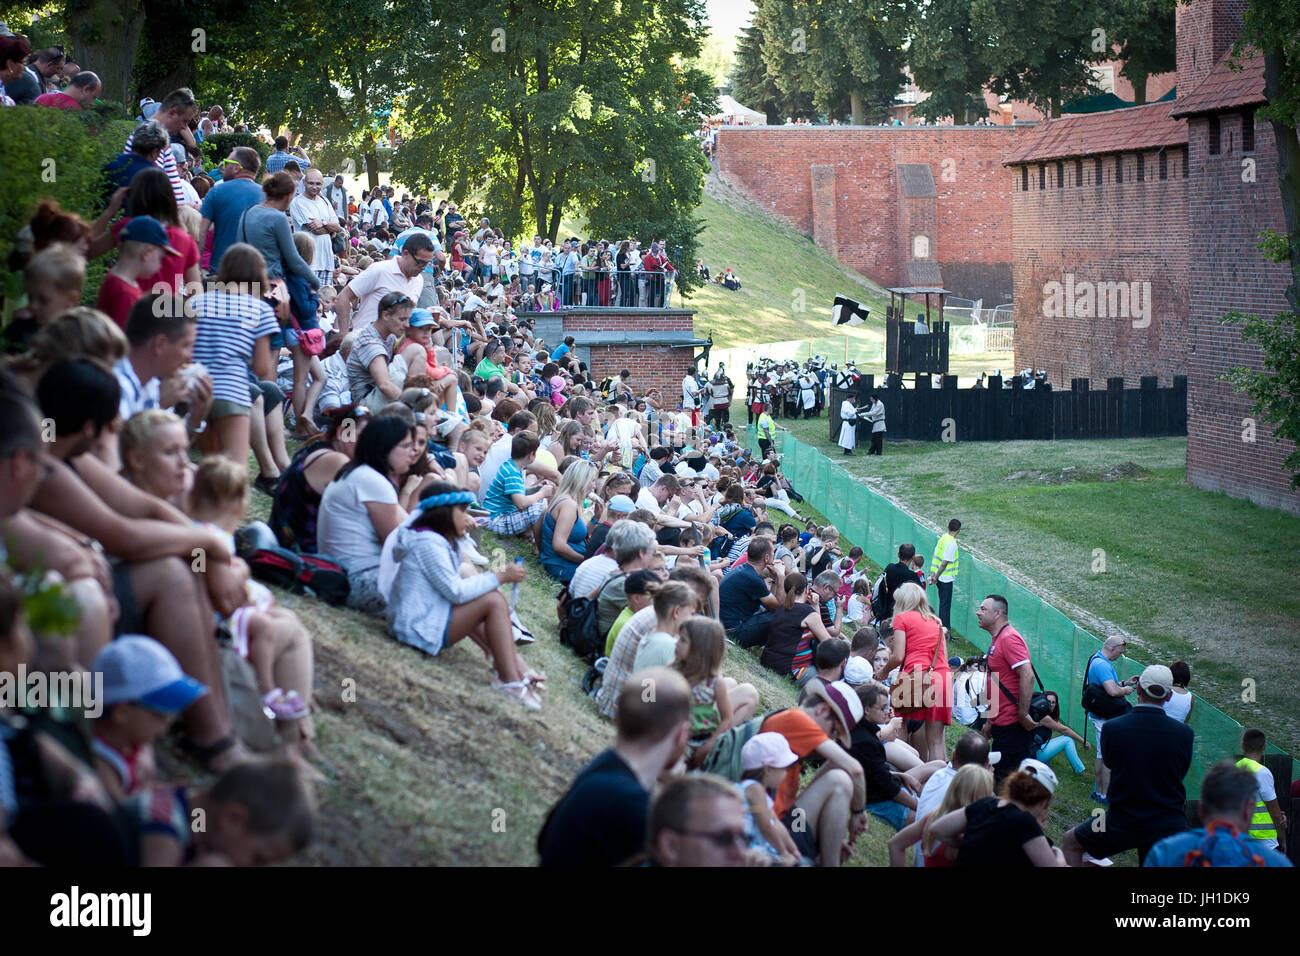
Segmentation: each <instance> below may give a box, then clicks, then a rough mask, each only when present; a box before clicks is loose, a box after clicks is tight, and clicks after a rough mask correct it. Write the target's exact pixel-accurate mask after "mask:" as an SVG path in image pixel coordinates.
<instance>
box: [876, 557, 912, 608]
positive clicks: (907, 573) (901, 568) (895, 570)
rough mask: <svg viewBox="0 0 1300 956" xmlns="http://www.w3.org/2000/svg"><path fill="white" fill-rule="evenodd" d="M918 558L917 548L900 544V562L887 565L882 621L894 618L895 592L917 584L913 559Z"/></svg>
mask: <svg viewBox="0 0 1300 956" xmlns="http://www.w3.org/2000/svg"><path fill="white" fill-rule="evenodd" d="M915 556H916V546H915V545H912V544H900V545H899V546H898V560H897V561H896V562H894V563H893V564H887V565H885V586H884V593H883V597H884V605H885V607H884V614H882V615H881V620H884V619H885V618H887V617H893V616H894V592H895V591H897V590H898V589H899V588H900V587H902V586H903V585H904V584H915V583H916V572H915V571H914V570H912V558H914V557H915Z"/></svg>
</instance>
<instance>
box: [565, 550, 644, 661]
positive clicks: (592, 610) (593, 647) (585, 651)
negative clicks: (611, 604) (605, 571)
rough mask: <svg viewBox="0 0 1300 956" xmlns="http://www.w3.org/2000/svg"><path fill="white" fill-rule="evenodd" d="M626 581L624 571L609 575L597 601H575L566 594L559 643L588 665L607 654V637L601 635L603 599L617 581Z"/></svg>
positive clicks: (584, 598)
mask: <svg viewBox="0 0 1300 956" xmlns="http://www.w3.org/2000/svg"><path fill="white" fill-rule="evenodd" d="M625 577H627V575H625V574H623V573H622V572H621V571H620V572H618V573H616V574H613V575H610V577H609V578H608V579H607V580H606V581H605V583H604V584H602V585H601V586H600V590H598V591H597V592H596V596H595V597H590V598H586V597H574V596H573V595H572V594H568V592H567V590H566V592H565V594H566V595H567V599H564V615H563V619H562V623H561V624H560V643H561V644H563V645H564V646H565V647H568V648H570V649H572V651H573V653H575V654H577V655H578V656H579V657H581V658H582V659H583V660H585V661H586V662H587V663H589V664H591V663H594V662H595V660H596V658H598V657H601V656H602V655H603V654H604V652H605V635H604V634H602V633H600V618H599V614H598V611H599V605H600V596H601V595H602V594H604V593H605V588H607V587H609V586H610V585H611V584H612V583H613V582H614V581H616V580H619V579H621V578H625Z"/></svg>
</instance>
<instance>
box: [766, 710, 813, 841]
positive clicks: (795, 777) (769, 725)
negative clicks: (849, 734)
mask: <svg viewBox="0 0 1300 956" xmlns="http://www.w3.org/2000/svg"><path fill="white" fill-rule="evenodd" d="M760 729H761V730H762V732H763V733H767V732H769V731H774V732H775V733H778V734H780V735H781V736H782V737H784V738H785V742H786V743H787V744H789V745H790V749H791V750H793V751H794V752H795V754H796V755H798V757H799V762H798V763H796V764H795V765H794V766H792V767H791V768H790V769H789V770H787V771H786V773H785V779H784V780H782V781H781V786H779V787H777V790H776V805H775V807H774V809H775V810H776V815H777V818H778V819H780V818H782V817H784V816H785V815H786V814H787V813H789V812H790V811H791V810H792V809H793V808H794V802H795V800H796V799H797V798H798V796H799V774H800V772H801V771H802V770H803V762H804V758H805V757H807V756H808V755H809V754H811V753H812V752H813V751H815V750H816V749H817V748H818V747H820V746H821V745H822V744H824V743H825V742H826V741H828V740H830V738H829V737H827V736H826V733H825V731H823V730H822V729H821V728H820V727H818V726H817V721H815V720H813V719H812V718H811V717H809V716H808V715H807V714H806V713H805V712H804V711H802V710H800V709H799V708H798V707H791V708H790V709H789V710H782V711H779V712H778V713H775V714H773V715H772V716H771V717H769V718H767V720H765V721H763V725H762V727H761V728H760Z"/></svg>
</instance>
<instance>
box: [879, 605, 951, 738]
mask: <svg viewBox="0 0 1300 956" xmlns="http://www.w3.org/2000/svg"><path fill="white" fill-rule="evenodd" d="M899 665H902V671H901V672H900V673H899V677H898V679H899V680H900V681H901V680H907V675H908V674H910V673H911V672H913V671H917V670H919V671H921V672H922V673H927V672H928V673H929V674H930V676H931V680H930V692H929V694H927V695H925V696H924V697H923V698H922V699H921V700H919V701H914V702H910V705H909V706H902V707H900V706H898V705H897V703H896V704H895V708H894V709H895V710H896V711H897V712H898V713H899V715H900V716H902V717H904V718H906V719H907V720H909V721H910V720H919V721H921V728H920V730H918V731H917V732H916V733H914V734H913V735H912V746H914V747H915V748H916V749H917V750H918V751H919V752H920V754H921V758H922V759H923V760H946V759H947V753H946V750H945V748H944V741H943V733H944V731H943V729H944V728H945V727H947V726H948V725H949V724H951V723H952V680H951V676H952V675H951V673H950V669H949V667H948V647H947V642H946V641H945V640H944V636H943V624H942V623H941V622H940V621H939V618H938V616H937V615H936V614H935V613H934V611H932V610H930V603H929V602H928V601H926V599H925V592H924V591H922V590H921V586H920V585H919V584H903V585H901V586H900V587H899V588H898V590H896V591H895V592H894V637H893V640H892V642H891V643H890V647H889V660H888V661H886V662H885V664H884V665H883V666H882V667H880V668H879V669H878V670H877V671H876V680H880V679H881V678H882V677H884V675H886V674H888V673H889V672H890V671H891V670H893V669H894V668H895V667H898V666H899Z"/></svg>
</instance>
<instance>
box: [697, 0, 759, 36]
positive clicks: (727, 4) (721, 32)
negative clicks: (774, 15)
mask: <svg viewBox="0 0 1300 956" xmlns="http://www.w3.org/2000/svg"><path fill="white" fill-rule="evenodd" d="M705 7H706V9H707V11H708V16H709V26H710V27H712V28H713V32H714V35H716V36H726V35H727V34H732V35H734V34H736V33H738V32H739V31H740V28H741V27H743V26H744V25H745V24H746V23H748V22H749V18H750V17H751V16H752V15H753V13H754V4H753V3H752V0H706V3H705Z"/></svg>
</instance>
